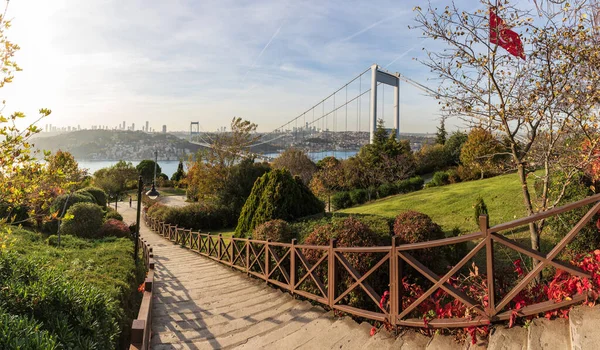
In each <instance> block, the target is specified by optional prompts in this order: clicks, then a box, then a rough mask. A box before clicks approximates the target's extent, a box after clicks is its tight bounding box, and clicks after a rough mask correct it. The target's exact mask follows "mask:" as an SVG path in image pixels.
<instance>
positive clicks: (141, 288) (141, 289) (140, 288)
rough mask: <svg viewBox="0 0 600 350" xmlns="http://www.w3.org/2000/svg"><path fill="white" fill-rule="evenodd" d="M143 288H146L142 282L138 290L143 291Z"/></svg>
mask: <svg viewBox="0 0 600 350" xmlns="http://www.w3.org/2000/svg"><path fill="white" fill-rule="evenodd" d="M145 289H146V288H145V286H144V283H143V282H142V284H140V286H139V287H138V292H140V293H144V290H145Z"/></svg>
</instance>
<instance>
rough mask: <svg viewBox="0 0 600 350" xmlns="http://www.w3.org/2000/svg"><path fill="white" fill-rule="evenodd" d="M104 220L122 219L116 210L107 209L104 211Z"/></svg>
mask: <svg viewBox="0 0 600 350" xmlns="http://www.w3.org/2000/svg"><path fill="white" fill-rule="evenodd" d="M104 219H105V220H109V219H116V220H120V221H123V215H121V214H120V213H119V212H118V211H116V210H114V209H109V210H107V211H106V215H104Z"/></svg>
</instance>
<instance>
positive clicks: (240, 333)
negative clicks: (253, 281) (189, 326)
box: [152, 300, 310, 350]
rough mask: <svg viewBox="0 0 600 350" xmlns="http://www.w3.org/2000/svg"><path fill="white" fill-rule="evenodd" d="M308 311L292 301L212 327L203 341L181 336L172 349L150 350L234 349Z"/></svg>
mask: <svg viewBox="0 0 600 350" xmlns="http://www.w3.org/2000/svg"><path fill="white" fill-rule="evenodd" d="M308 310H310V306H309V305H307V304H305V303H300V302H298V301H296V300H293V301H291V302H290V305H286V306H285V307H280V308H277V309H272V310H269V311H266V312H265V313H263V314H262V315H256V317H254V318H252V319H238V320H234V321H232V322H229V323H228V324H225V325H222V326H220V327H212V328H211V332H210V333H211V334H210V336H206V337H205V338H204V339H192V338H190V337H187V336H186V335H185V334H183V336H184V337H185V338H186V339H185V341H184V342H179V343H177V342H173V344H172V347H169V344H160V345H153V346H152V349H153V350H164V349H179V348H185V347H184V346H188V347H189V348H192V349H215V348H223V349H225V348H234V347H237V346H239V345H241V344H243V343H245V342H246V341H247V340H248V339H249V338H252V337H253V336H256V335H263V334H266V333H268V332H273V331H275V330H276V329H278V328H279V327H281V326H282V325H283V324H286V323H287V322H290V321H291V320H292V319H294V318H297V317H302V315H303V314H305V313H306V312H307V311H308ZM182 343H183V344H182ZM185 343H187V344H185ZM217 344H218V345H217Z"/></svg>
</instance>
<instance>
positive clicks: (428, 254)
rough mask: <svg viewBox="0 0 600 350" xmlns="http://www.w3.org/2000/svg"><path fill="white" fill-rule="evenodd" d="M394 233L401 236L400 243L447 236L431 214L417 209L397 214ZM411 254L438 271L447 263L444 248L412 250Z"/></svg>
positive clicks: (431, 239) (424, 240)
mask: <svg viewBox="0 0 600 350" xmlns="http://www.w3.org/2000/svg"><path fill="white" fill-rule="evenodd" d="M394 235H395V236H396V237H399V240H400V242H399V243H400V244H411V243H419V242H426V241H433V240H437V239H442V238H444V237H445V235H444V231H442V228H441V227H440V226H439V225H438V224H436V223H435V222H433V220H431V218H430V217H429V216H427V215H426V214H423V213H419V212H417V211H413V210H408V211H405V212H402V213H400V214H399V215H398V216H396V219H395V221H394ZM411 254H413V256H414V257H415V258H416V259H417V260H418V261H420V262H421V263H423V264H424V265H425V266H427V267H429V268H431V269H434V271H436V272H438V271H439V268H440V267H443V266H445V265H446V264H447V262H446V261H444V260H443V259H445V258H446V256H445V255H446V252H445V249H444V248H428V249H418V250H415V251H412V252H411Z"/></svg>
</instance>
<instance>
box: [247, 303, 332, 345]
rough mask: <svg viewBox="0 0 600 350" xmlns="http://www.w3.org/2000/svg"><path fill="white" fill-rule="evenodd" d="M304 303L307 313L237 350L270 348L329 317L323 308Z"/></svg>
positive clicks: (251, 339) (249, 341) (253, 338)
mask: <svg viewBox="0 0 600 350" xmlns="http://www.w3.org/2000/svg"><path fill="white" fill-rule="evenodd" d="M302 303H306V304H307V305H308V306H309V307H310V309H309V310H307V312H306V313H304V314H302V315H300V316H298V317H295V318H294V319H292V320H290V322H288V323H286V324H285V325H284V326H283V327H280V328H278V329H276V330H274V331H273V332H268V333H266V334H263V335H259V336H255V337H252V338H250V339H249V340H248V342H247V343H245V344H242V345H240V346H239V347H238V348H237V349H262V348H268V347H269V346H271V345H272V344H273V343H274V342H276V341H279V340H281V339H284V338H285V337H287V336H289V335H291V334H293V333H295V332H297V331H298V330H300V329H301V328H302V327H305V326H306V325H308V324H309V323H311V322H313V321H315V320H317V319H319V318H324V317H329V316H327V315H325V311H324V310H323V308H321V307H314V306H312V305H311V304H310V303H309V302H308V301H303V302H302Z"/></svg>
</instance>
